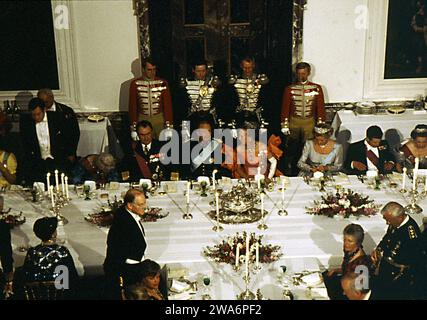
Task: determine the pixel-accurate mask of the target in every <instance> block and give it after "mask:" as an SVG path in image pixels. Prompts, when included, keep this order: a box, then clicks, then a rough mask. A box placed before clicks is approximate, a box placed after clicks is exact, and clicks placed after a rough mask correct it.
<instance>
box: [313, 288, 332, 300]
mask: <svg viewBox="0 0 427 320" xmlns="http://www.w3.org/2000/svg"><path fill="white" fill-rule="evenodd" d="M311 297H312V298H313V299H315V300H329V296H328V290H326V288H322V287H321V288H312V289H311Z"/></svg>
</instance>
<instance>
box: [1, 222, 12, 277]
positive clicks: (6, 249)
mask: <svg viewBox="0 0 427 320" xmlns="http://www.w3.org/2000/svg"><path fill="white" fill-rule="evenodd" d="M10 228H11V227H10V224H7V223H5V222H3V221H0V260H1V266H2V269H3V273H9V272H11V271H13V255H12V240H11V236H10Z"/></svg>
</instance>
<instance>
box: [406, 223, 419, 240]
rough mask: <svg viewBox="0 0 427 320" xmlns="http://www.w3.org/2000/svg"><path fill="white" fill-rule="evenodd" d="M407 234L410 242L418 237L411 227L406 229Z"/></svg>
mask: <svg viewBox="0 0 427 320" xmlns="http://www.w3.org/2000/svg"><path fill="white" fill-rule="evenodd" d="M408 233H409V239H411V240H413V239H416V238H417V237H418V236H417V233H416V232H415V228H414V227H413V226H409V227H408Z"/></svg>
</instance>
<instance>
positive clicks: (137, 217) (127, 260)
mask: <svg viewBox="0 0 427 320" xmlns="http://www.w3.org/2000/svg"><path fill="white" fill-rule="evenodd" d="M126 211H127V212H129V214H130V215H131V216H132V218H134V219H135V222H136V224H137V225H138V227H139V230H141V233H142V236H143V237H144V238H145V234H144V230H142V226H141V223H140V221H141V217H140V216H138V215H137V214H135V213H133V212H131V211H129V210H128V209H127V208H126ZM144 259H145V258H144V256H142V258H141V261H136V260H133V259H126V261H125V263H126V264H137V263H140V262H142V261H144Z"/></svg>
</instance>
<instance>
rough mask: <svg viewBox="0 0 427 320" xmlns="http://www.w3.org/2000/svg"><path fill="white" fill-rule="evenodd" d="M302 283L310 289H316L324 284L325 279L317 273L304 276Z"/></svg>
mask: <svg viewBox="0 0 427 320" xmlns="http://www.w3.org/2000/svg"><path fill="white" fill-rule="evenodd" d="M301 281H302V282H303V283H304V284H306V285H307V286H309V287H315V286H318V285H320V284H321V283H322V282H323V279H322V276H321V274H320V273H319V272H315V273H310V274H308V275H306V276H302V277H301Z"/></svg>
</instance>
